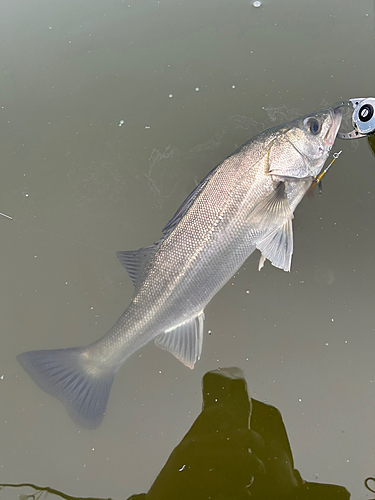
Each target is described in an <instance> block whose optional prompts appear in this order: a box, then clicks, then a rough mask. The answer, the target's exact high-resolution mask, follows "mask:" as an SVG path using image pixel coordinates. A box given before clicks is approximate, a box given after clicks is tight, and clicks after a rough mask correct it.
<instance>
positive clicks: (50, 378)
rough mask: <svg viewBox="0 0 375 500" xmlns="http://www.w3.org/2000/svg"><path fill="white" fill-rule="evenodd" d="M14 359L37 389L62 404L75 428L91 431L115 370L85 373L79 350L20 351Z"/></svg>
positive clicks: (98, 419) (99, 418)
mask: <svg viewBox="0 0 375 500" xmlns="http://www.w3.org/2000/svg"><path fill="white" fill-rule="evenodd" d="M17 360H18V362H19V363H20V364H21V366H22V367H23V368H24V369H25V370H26V372H27V373H28V374H29V375H30V377H31V378H32V379H33V380H34V382H36V384H37V385H38V386H39V387H40V388H41V389H43V390H44V391H46V392H48V394H51V395H52V396H54V397H55V398H57V399H59V400H60V401H61V402H62V403H64V405H65V406H66V409H67V411H68V413H69V415H70V417H71V418H72V419H73V420H74V421H75V422H76V423H77V424H78V425H80V426H81V427H85V428H87V429H94V428H95V427H98V426H99V425H100V424H101V422H102V420H103V417H104V414H105V409H106V406H107V402H108V397H109V392H110V390H111V386H112V382H113V379H114V376H115V373H116V371H115V370H113V371H111V372H109V373H108V371H106V372H104V371H102V370H89V369H88V367H87V363H85V356H84V349H83V348H79V347H78V348H72V349H54V350H51V351H29V352H24V353H22V354H19V355H18V356H17Z"/></svg>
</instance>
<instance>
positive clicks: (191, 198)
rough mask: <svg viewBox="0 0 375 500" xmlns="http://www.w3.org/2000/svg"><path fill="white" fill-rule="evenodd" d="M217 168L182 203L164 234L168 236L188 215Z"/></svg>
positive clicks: (164, 229)
mask: <svg viewBox="0 0 375 500" xmlns="http://www.w3.org/2000/svg"><path fill="white" fill-rule="evenodd" d="M216 168H217V167H215V168H214V169H213V170H211V172H209V173H208V174H207V175H206V177H205V178H204V179H203V180H202V181H201V182H200V183H199V184H198V186H197V187H196V188H195V189H194V190H193V191H192V192H191V193H190V194H189V196H188V197H187V198H186V200H185V201H184V202H183V203H182V205H181V206H180V208H179V209H178V210H177V212H176V213H175V214H174V216H173V217H172V219H171V220H170V221H169V222H167V224H166V225H165V226H164V227H163V234H164V235H167V234H169V233H170V232H171V231H173V229H174V228H175V227H176V226H177V224H178V223H179V222H180V220H181V219H182V217H183V216H184V215H185V214H186V212H187V211H188V210H189V208H190V207H191V206H192V204H193V203H194V201H195V200H196V198H197V197H198V196H199V194H200V193H201V191H202V190H203V188H204V187H205V186H206V184H207V183H208V181H209V180H210V179H211V177H212V175H213V174H214V172H215V170H216Z"/></svg>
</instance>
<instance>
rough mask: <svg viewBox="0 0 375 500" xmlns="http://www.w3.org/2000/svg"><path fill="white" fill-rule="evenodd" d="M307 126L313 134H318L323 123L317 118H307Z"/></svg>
mask: <svg viewBox="0 0 375 500" xmlns="http://www.w3.org/2000/svg"><path fill="white" fill-rule="evenodd" d="M305 127H306V130H307V131H308V132H310V133H311V134H312V135H318V134H319V132H320V130H321V128H322V127H321V124H320V122H319V121H318V120H317V119H316V118H306V120H305Z"/></svg>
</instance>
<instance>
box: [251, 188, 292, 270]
mask: <svg viewBox="0 0 375 500" xmlns="http://www.w3.org/2000/svg"><path fill="white" fill-rule="evenodd" d="M250 216H251V225H252V227H253V228H254V229H255V231H256V232H257V233H258V234H260V237H259V239H258V240H257V243H256V247H257V248H258V249H259V250H260V251H261V252H262V256H261V258H260V262H259V270H260V269H262V267H263V265H264V261H265V260H266V259H268V260H269V261H270V262H271V264H272V265H274V266H275V267H279V268H281V269H284V271H289V270H290V265H291V261H292V254H293V228H292V219H293V212H292V210H291V208H290V205H289V201H288V197H287V195H286V193H285V184H284V183H283V182H280V183H279V184H278V186H277V188H276V189H275V191H273V192H272V193H271V194H270V195H269V196H267V197H266V198H265V199H264V200H263V201H262V202H261V203H260V204H259V205H258V206H257V207H256V208H255V209H254V210H253V212H252V213H251V214H250ZM262 233H263V235H264V236H263V235H262Z"/></svg>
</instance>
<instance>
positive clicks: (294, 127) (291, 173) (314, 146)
mask: <svg viewBox="0 0 375 500" xmlns="http://www.w3.org/2000/svg"><path fill="white" fill-rule="evenodd" d="M341 118H342V113H341V110H340V107H337V108H334V107H330V108H324V109H320V110H318V111H314V112H313V113H310V114H308V115H305V116H302V117H301V118H297V119H295V120H293V121H291V122H289V123H287V124H285V125H284V126H283V127H281V128H280V129H279V134H278V137H277V138H276V140H275V143H274V146H275V151H274V152H273V154H271V155H270V169H269V171H270V173H271V174H273V175H278V176H288V177H295V178H303V177H316V176H317V175H318V174H319V172H320V170H321V169H322V167H323V165H324V163H325V161H326V159H327V157H328V155H329V153H330V151H331V148H332V145H333V143H334V141H335V139H336V135H337V132H338V131H339V128H340V124H341ZM272 160H274V161H273V162H272Z"/></svg>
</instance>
